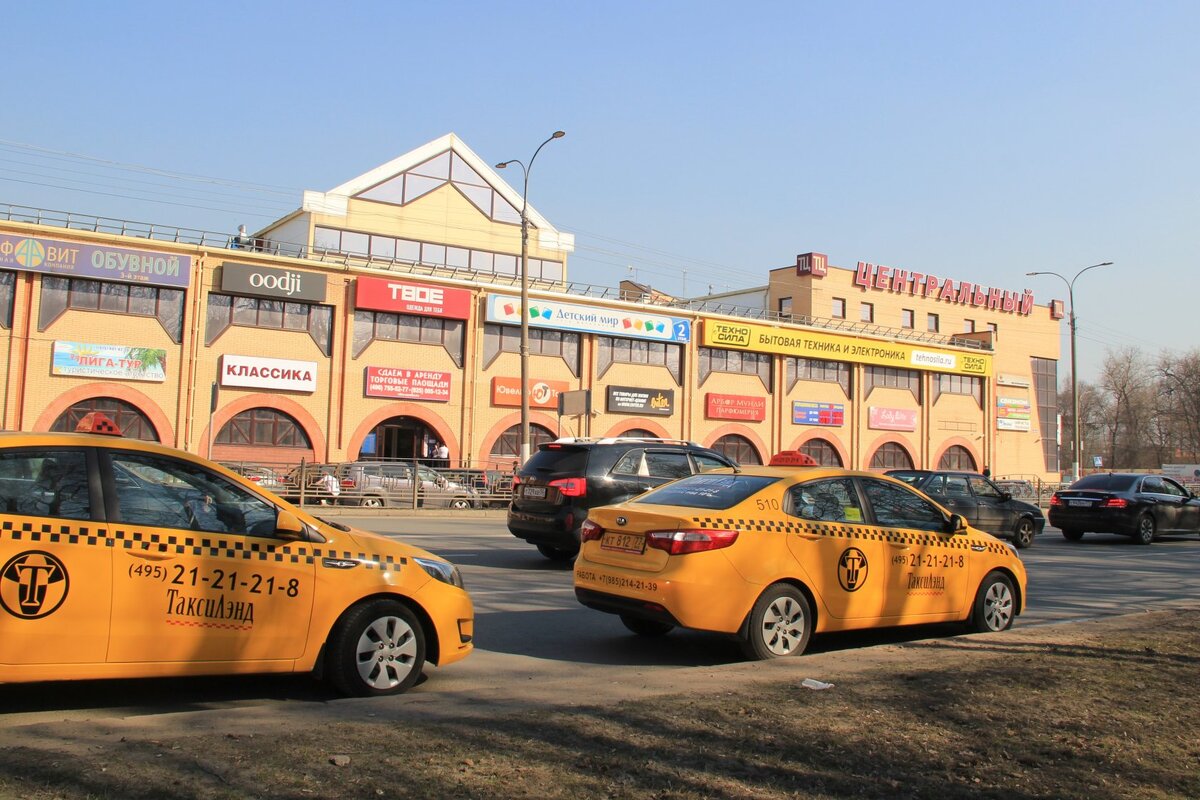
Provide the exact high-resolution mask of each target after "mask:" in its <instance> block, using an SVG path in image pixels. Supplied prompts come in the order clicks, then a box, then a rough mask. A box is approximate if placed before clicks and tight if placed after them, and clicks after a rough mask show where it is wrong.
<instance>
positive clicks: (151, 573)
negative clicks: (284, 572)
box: [129, 564, 300, 597]
mask: <svg viewBox="0 0 1200 800" xmlns="http://www.w3.org/2000/svg"><path fill="white" fill-rule="evenodd" d="M129 577H131V578H142V579H145V580H151V581H162V582H164V583H170V584H171V585H172V586H206V587H207V588H209V589H215V590H217V591H227V592H232V591H236V590H237V589H246V590H247V591H249V593H250V594H265V595H268V596H273V595H276V594H284V595H287V596H288V597H297V596H299V594H300V581H299V579H297V578H290V579H288V580H287V581H277V580H275V578H273V577H268V576H263V575H259V574H258V573H257V572H252V573H250V574H249V575H246V574H243V573H239V572H225V571H224V570H220V569H214V570H212V571H211V572H207V573H206V572H202V571H201V570H199V569H197V568H196V567H192V568H191V569H186V568H185V567H183V566H180V565H179V564H175V565H173V566H171V567H164V566H162V565H161V564H138V565H137V566H132V565H131V566H130V567H129Z"/></svg>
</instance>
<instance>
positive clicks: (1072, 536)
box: [1062, 528, 1083, 542]
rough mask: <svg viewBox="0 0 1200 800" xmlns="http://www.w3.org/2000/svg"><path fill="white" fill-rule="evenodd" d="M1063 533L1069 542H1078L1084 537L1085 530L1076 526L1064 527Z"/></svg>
mask: <svg viewBox="0 0 1200 800" xmlns="http://www.w3.org/2000/svg"><path fill="white" fill-rule="evenodd" d="M1062 535H1063V538H1064V539H1066V540H1067V541H1068V542H1078V541H1079V540H1080V539H1082V538H1083V531H1080V530H1076V529H1074V528H1063V532H1062Z"/></svg>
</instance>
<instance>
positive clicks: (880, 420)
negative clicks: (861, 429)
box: [867, 406, 917, 431]
mask: <svg viewBox="0 0 1200 800" xmlns="http://www.w3.org/2000/svg"><path fill="white" fill-rule="evenodd" d="M867 427H868V428H871V429H872V430H877V431H915V430H916V429H917V412H916V411H914V410H911V409H907V408H881V407H879V406H871V407H870V410H869V411H868V415H867Z"/></svg>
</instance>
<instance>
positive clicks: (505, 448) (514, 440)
mask: <svg viewBox="0 0 1200 800" xmlns="http://www.w3.org/2000/svg"><path fill="white" fill-rule="evenodd" d="M555 438H556V437H555V436H554V434H553V433H551V432H550V430H549V429H548V428H543V427H542V426H541V425H533V424H530V426H529V450H530V452H532V451H534V450H537V448H538V445H540V444H545V443H546V442H553V441H554V439H555ZM520 457H521V426H520V425H513V426H512V427H511V428H509V429H508V430H506V431H505V432H504V433H502V434H500V436H499V438H497V439H496V443H495V444H493V445H492V454H491V458H492V459H493V460H500V459H510V458H520Z"/></svg>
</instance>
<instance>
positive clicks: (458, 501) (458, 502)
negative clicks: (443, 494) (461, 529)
mask: <svg viewBox="0 0 1200 800" xmlns="http://www.w3.org/2000/svg"><path fill="white" fill-rule="evenodd" d="M450 507H451V508H470V507H471V501H470V500H468V499H467V498H465V497H456V498H454V499H453V500H451V501H450Z"/></svg>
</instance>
